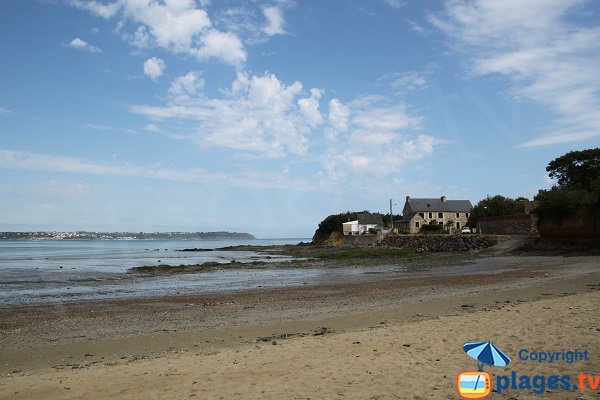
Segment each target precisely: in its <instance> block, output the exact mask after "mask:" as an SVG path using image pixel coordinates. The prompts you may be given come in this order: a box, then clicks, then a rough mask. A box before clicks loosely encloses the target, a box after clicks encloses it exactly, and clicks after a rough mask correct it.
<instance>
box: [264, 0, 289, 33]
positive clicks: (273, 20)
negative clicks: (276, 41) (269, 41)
mask: <svg viewBox="0 0 600 400" xmlns="http://www.w3.org/2000/svg"><path fill="white" fill-rule="evenodd" d="M263 15H264V16H265V18H266V19H267V23H266V25H265V26H264V27H263V32H264V33H266V34H267V35H268V36H273V35H282V34H284V33H285V30H284V29H283V26H284V24H285V20H284V19H283V13H282V12H281V9H280V8H279V7H276V6H272V7H265V8H263Z"/></svg>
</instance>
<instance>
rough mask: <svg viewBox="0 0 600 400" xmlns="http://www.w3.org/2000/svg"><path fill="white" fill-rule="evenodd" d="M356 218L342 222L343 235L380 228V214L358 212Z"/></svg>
mask: <svg viewBox="0 0 600 400" xmlns="http://www.w3.org/2000/svg"><path fill="white" fill-rule="evenodd" d="M357 217H358V219H357V220H355V221H348V222H344V223H342V231H343V233H344V235H361V234H365V233H369V232H372V231H378V230H381V225H382V223H383V217H382V215H381V214H370V213H369V214H358V216H357Z"/></svg>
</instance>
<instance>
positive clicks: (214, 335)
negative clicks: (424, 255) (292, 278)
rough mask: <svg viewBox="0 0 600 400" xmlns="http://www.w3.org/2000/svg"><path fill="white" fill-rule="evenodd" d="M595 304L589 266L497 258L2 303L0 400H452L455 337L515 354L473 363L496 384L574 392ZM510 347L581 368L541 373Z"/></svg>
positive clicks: (599, 268) (599, 357) (555, 395)
mask: <svg viewBox="0 0 600 400" xmlns="http://www.w3.org/2000/svg"><path fill="white" fill-rule="evenodd" d="M478 271H481V272H478ZM598 304H600V258H599V257H597V256H588V257H585V256H573V257H561V256H552V257H544V256H504V257H488V258H483V259H481V260H474V261H472V263H471V268H470V269H468V270H466V271H462V272H459V273H456V274H451V273H450V274H441V275H437V274H435V271H433V272H431V273H427V274H425V273H423V274H419V273H414V274H404V275H402V276H398V277H393V276H389V275H382V277H381V278H378V277H377V276H375V277H371V278H370V279H369V280H365V281H358V282H356V281H354V282H344V281H341V282H339V283H327V284H322V285H307V286H304V287H293V288H279V289H268V290H252V291H246V292H236V293H221V294H206V295H196V296H170V297H161V298H150V299H137V300H118V301H116V300H115V301H96V302H91V301H90V302H80V303H72V304H59V305H45V306H22V307H11V308H5V309H1V310H0V338H1V345H0V360H1V365H0V398H3V399H4V398H6V399H34V398H46V399H84V398H85V399H104V398H125V399H138V398H139V399H142V398H143V399H147V398H169V399H172V398H192V397H196V398H201V399H232V398H240V399H255V398H256V399H262V398H269V399H282V398H286V399H333V398H340V399H342V398H346V399H347V398H352V399H354V398H356V399H426V398H431V399H455V398H458V394H457V391H456V387H455V380H456V375H457V373H458V372H460V371H462V370H475V369H476V365H477V363H476V361H475V360H473V359H471V358H470V357H468V356H467V355H466V354H465V353H464V352H463V350H462V345H463V343H464V342H466V341H485V340H491V341H493V342H494V344H496V345H498V346H499V347H500V348H501V349H502V350H504V351H505V352H506V353H507V354H508V355H509V356H510V357H511V358H512V359H513V362H512V363H511V364H510V365H509V366H508V367H504V368H499V367H487V368H486V371H487V372H490V373H491V375H492V385H493V387H494V385H496V382H495V380H494V379H495V377H496V376H497V375H499V374H501V375H510V374H511V372H513V371H514V372H516V373H517V374H518V375H519V376H520V375H532V376H533V375H553V374H557V375H570V376H572V378H571V379H572V380H573V382H575V381H576V376H577V374H579V372H580V371H582V372H584V373H586V374H591V375H595V376H598V375H600V340H599V339H600V319H599V318H598V311H599V308H598ZM521 349H529V351H543V352H548V351H552V352H555V351H569V350H575V349H579V350H584V349H585V350H588V352H589V359H588V360H583V361H577V362H574V363H572V364H569V363H566V362H562V363H560V362H556V363H553V364H548V363H538V362H534V361H531V360H521V359H520V358H519V357H518V353H519V351H520V350H521ZM494 388H495V387H494ZM495 389H496V388H495ZM539 396H540V395H539V394H535V393H533V391H532V390H514V389H507V390H503V391H502V393H492V395H491V397H490V398H517V399H528V398H538V397H539ZM542 397H543V398H548V399H565V398H567V399H596V398H599V397H600V388H596V389H595V390H592V389H589V388H588V389H586V390H578V391H562V390H552V389H550V388H547V389H546V390H545V392H544V393H543V396H542Z"/></svg>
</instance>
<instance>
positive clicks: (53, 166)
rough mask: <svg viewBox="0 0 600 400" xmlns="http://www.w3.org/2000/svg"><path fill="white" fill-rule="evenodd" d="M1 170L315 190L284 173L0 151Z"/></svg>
mask: <svg viewBox="0 0 600 400" xmlns="http://www.w3.org/2000/svg"><path fill="white" fill-rule="evenodd" d="M0 168H11V169H24V170H41V171H55V172H65V173H76V174H90V175H101V176H116V177H125V178H149V179H161V180H169V181H179V182H194V183H201V184H213V185H214V184H224V185H231V186H243V187H258V188H283V189H295V190H304V191H312V190H317V188H316V187H315V186H314V184H312V183H311V182H309V181H306V180H302V179H294V178H292V177H290V176H289V174H287V173H285V172H279V171H277V172H275V171H267V172H265V171H255V170H250V169H245V170H243V171H236V172H235V173H224V172H211V171H207V170H206V169H204V168H189V169H176V168H169V167H165V166H164V165H162V163H157V164H153V165H135V164H131V163H125V162H115V161H113V162H111V163H106V162H95V161H88V160H84V159H81V158H76V157H63V156H55V155H48V154H39V153H32V152H28V151H14V150H3V149H0Z"/></svg>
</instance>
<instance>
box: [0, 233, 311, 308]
mask: <svg viewBox="0 0 600 400" xmlns="http://www.w3.org/2000/svg"><path fill="white" fill-rule="evenodd" d="M309 240H310V239H255V240H241V241H240V240H236V241H222V240H219V241H214V240H24V241H0V307H2V306H10V305H25V304H36V303H48V302H50V303H52V302H61V301H68V300H92V299H104V298H127V297H143V296H157V295H169V294H189V293H197V292H208V291H223V290H241V289H246V288H252V287H259V286H260V287H262V286H263V285H266V286H268V285H271V284H272V282H279V283H280V284H286V285H287V284H298V282H297V281H299V280H300V281H301V280H302V277H301V275H306V274H304V273H294V271H290V270H289V269H284V270H277V269H275V270H265V269H263V270H260V269H253V270H218V271H212V272H206V273H199V274H177V275H165V276H150V277H148V276H141V275H139V274H131V273H128V272H127V271H128V270H129V269H130V268H133V267H139V266H145V265H158V264H169V265H181V264H183V265H189V264H202V263H204V262H220V263H227V262H231V261H233V260H235V261H238V262H251V261H265V262H273V261H282V260H289V259H290V258H289V257H286V256H273V255H271V256H270V257H269V258H266V256H265V255H264V254H260V253H256V252H252V251H230V250H218V249H219V248H223V247H227V246H237V245H244V244H249V245H254V246H270V245H283V244H297V243H299V242H300V241H309ZM189 248H202V249H213V251H201V252H183V251H179V250H183V249H189ZM297 272H298V271H297ZM309 275H310V273H309Z"/></svg>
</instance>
